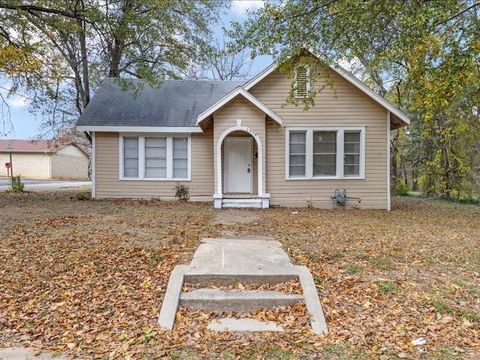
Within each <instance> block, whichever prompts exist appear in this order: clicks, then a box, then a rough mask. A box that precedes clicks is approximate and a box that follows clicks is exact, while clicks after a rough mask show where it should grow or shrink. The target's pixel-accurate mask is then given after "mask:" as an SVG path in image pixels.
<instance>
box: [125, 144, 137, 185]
mask: <svg viewBox="0 0 480 360" xmlns="http://www.w3.org/2000/svg"><path fill="white" fill-rule="evenodd" d="M123 176H124V177H126V178H137V177H138V138H137V137H125V138H123Z"/></svg>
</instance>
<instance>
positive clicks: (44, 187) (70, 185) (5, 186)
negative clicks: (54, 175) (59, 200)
mask: <svg viewBox="0 0 480 360" xmlns="http://www.w3.org/2000/svg"><path fill="white" fill-rule="evenodd" d="M10 181H11V180H10V179H9V178H0V191H7V190H10ZM22 182H23V183H24V184H25V188H24V190H25V191H57V190H70V189H79V190H80V189H85V190H88V189H90V188H91V187H92V183H91V181H75V180H72V181H70V180H40V179H22Z"/></svg>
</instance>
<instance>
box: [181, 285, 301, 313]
mask: <svg viewBox="0 0 480 360" xmlns="http://www.w3.org/2000/svg"><path fill="white" fill-rule="evenodd" d="M301 300H303V296H301V295H295V294H285V293H281V292H278V291H261V290H253V291H246V290H216V289H198V290H193V291H190V292H182V294H181V295H180V305H183V306H188V307H192V308H194V309H198V310H206V311H255V310H260V309H264V308H272V307H276V306H288V305H293V304H296V303H297V302H299V301H301Z"/></svg>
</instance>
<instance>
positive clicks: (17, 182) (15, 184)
mask: <svg viewBox="0 0 480 360" xmlns="http://www.w3.org/2000/svg"><path fill="white" fill-rule="evenodd" d="M11 186H12V191H13V192H23V188H24V187H25V184H24V183H23V182H22V178H21V177H20V175H17V176H14V177H12V184H11Z"/></svg>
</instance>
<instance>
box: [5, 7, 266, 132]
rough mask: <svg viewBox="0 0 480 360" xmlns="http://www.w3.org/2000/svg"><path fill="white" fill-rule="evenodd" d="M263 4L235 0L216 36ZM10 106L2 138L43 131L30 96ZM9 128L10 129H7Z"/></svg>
mask: <svg viewBox="0 0 480 360" xmlns="http://www.w3.org/2000/svg"><path fill="white" fill-rule="evenodd" d="M261 6H263V0H234V1H232V6H231V7H230V9H229V10H227V11H225V13H224V14H223V15H222V17H221V20H220V23H219V24H218V25H217V26H216V28H215V29H214V33H215V36H217V37H219V38H221V37H222V27H227V28H228V26H229V24H230V22H231V21H232V20H237V21H241V20H242V19H244V18H245V15H246V12H247V10H253V9H258V8H259V7H261ZM271 61H272V60H271V59H270V58H269V57H266V56H262V57H258V58H256V59H254V60H253V61H252V66H251V74H250V76H252V75H254V74H256V73H257V72H259V71H260V70H262V69H263V68H265V67H267V66H268V65H269V64H270V63H271ZM0 92H1V93H2V95H3V96H4V97H6V91H5V89H2V88H0ZM7 101H8V104H9V107H10V115H11V121H12V125H13V129H11V130H10V133H9V134H8V135H7V136H2V135H0V138H9V139H32V138H36V137H38V135H39V134H40V133H41V131H39V129H38V127H39V126H40V122H39V121H36V120H35V116H34V115H32V114H30V112H29V109H28V106H29V101H28V98H27V97H25V96H22V95H20V94H14V95H12V96H10V97H8V100H7ZM7 130H8V129H7Z"/></svg>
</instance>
